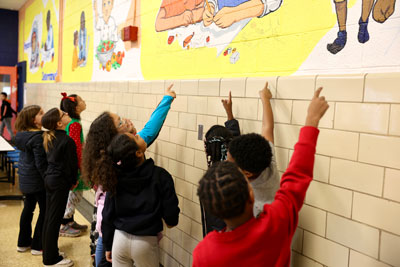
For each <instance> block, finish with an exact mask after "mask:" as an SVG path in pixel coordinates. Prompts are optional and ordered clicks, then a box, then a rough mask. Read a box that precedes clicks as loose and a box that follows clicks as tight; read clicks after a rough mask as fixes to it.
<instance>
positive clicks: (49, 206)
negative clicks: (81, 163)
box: [43, 189, 69, 265]
mask: <svg viewBox="0 0 400 267" xmlns="http://www.w3.org/2000/svg"><path fill="white" fill-rule="evenodd" d="M68 193H69V189H60V190H55V191H47V192H46V216H45V219H44V225H43V264H44V265H52V264H56V263H57V262H59V261H61V260H62V259H63V257H62V256H60V255H59V251H58V235H59V232H60V226H61V221H62V219H63V217H64V212H65V207H66V206H67V201H68Z"/></svg>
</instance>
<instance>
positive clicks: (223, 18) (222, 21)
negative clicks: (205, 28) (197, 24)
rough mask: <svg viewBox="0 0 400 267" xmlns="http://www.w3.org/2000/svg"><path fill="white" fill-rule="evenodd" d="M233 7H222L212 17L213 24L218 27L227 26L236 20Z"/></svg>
mask: <svg viewBox="0 0 400 267" xmlns="http://www.w3.org/2000/svg"><path fill="white" fill-rule="evenodd" d="M236 15H237V14H236V12H235V8H233V7H224V8H222V9H221V10H220V11H219V12H218V13H217V14H216V15H215V17H214V22H215V25H217V26H218V27H220V28H227V27H229V26H231V25H232V24H233V23H235V22H236V21H237V19H238V18H237V16H236Z"/></svg>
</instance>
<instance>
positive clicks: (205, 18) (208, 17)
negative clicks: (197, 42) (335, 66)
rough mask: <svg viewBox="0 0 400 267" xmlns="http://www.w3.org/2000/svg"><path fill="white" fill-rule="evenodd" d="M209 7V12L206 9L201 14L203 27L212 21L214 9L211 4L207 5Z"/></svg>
mask: <svg viewBox="0 0 400 267" xmlns="http://www.w3.org/2000/svg"><path fill="white" fill-rule="evenodd" d="M209 6H210V10H209V9H208V8H205V9H204V13H203V24H204V26H205V27H208V26H210V25H211V23H213V20H214V12H215V7H214V5H213V4H209Z"/></svg>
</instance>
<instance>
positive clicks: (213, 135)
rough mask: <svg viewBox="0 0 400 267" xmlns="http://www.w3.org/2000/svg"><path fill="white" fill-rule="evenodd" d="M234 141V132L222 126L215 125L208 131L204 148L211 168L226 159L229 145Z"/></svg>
mask: <svg viewBox="0 0 400 267" xmlns="http://www.w3.org/2000/svg"><path fill="white" fill-rule="evenodd" d="M232 139H233V134H232V132H231V131H230V130H229V129H227V128H226V127H224V126H222V125H214V126H212V127H211V128H210V129H209V130H208V131H207V133H206V135H205V140H204V147H205V150H206V157H207V165H208V166H209V167H210V166H211V165H212V164H213V163H215V162H218V161H221V160H225V159H226V153H227V149H228V145H229V143H230V141H231V140H232ZM225 149H226V151H224V150H225Z"/></svg>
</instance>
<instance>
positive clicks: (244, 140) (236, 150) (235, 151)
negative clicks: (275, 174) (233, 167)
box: [229, 133, 272, 177]
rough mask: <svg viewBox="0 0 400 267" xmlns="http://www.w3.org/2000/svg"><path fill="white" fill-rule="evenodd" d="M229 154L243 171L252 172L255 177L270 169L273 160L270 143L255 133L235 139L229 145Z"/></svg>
mask: <svg viewBox="0 0 400 267" xmlns="http://www.w3.org/2000/svg"><path fill="white" fill-rule="evenodd" d="M229 154H231V156H232V158H233V159H234V160H235V163H236V164H237V165H238V166H239V167H240V168H241V169H242V170H244V171H248V172H251V173H252V174H253V175H254V176H255V177H257V176H258V175H260V174H261V172H262V171H263V170H264V169H265V168H268V167H269V166H270V164H271V160H272V150H271V146H270V145H269V143H268V141H267V140H266V139H265V138H264V137H262V136H261V135H259V134H255V133H250V134H244V135H241V136H238V137H236V138H234V139H233V140H232V142H230V144H229Z"/></svg>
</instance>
